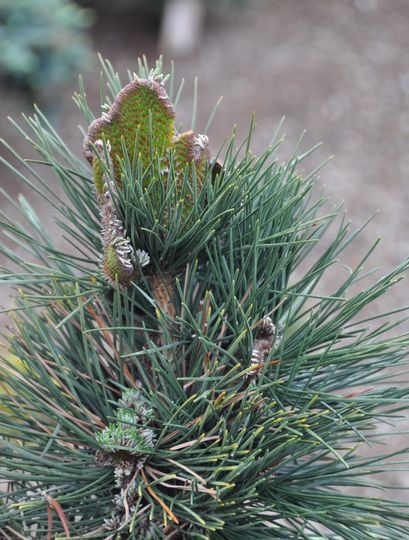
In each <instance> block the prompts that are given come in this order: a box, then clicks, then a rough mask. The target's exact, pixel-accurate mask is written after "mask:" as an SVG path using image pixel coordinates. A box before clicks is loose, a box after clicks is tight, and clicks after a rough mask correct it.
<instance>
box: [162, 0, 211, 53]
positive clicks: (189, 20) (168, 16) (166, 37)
mask: <svg viewBox="0 0 409 540" xmlns="http://www.w3.org/2000/svg"><path fill="white" fill-rule="evenodd" d="M204 16H205V6H204V2H203V0H167V1H166V2H165V7H164V12H163V18H162V28H161V35H160V42H159V46H160V52H161V53H164V54H166V55H167V56H169V55H174V56H185V55H188V54H190V53H192V52H193V51H194V50H195V49H196V47H197V46H198V43H199V41H200V37H201V33H202V25H203V21H204Z"/></svg>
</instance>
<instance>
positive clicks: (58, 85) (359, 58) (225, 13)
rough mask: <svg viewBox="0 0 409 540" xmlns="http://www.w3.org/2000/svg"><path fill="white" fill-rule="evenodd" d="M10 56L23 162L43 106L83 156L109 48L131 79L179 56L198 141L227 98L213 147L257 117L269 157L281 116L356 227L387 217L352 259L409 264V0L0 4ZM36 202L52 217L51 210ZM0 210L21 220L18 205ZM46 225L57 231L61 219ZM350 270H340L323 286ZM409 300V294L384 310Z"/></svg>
mask: <svg viewBox="0 0 409 540" xmlns="http://www.w3.org/2000/svg"><path fill="white" fill-rule="evenodd" d="M0 50H1V57H0V85H1V96H2V99H1V101H0V107H1V114H0V130H1V137H3V138H4V139H6V140H7V141H8V142H9V143H10V144H11V145H12V146H14V147H15V148H16V149H17V150H18V151H19V152H21V153H22V154H23V155H30V148H29V147H28V146H27V145H26V143H25V141H24V140H23V139H22V138H21V136H20V135H19V134H18V133H17V132H16V131H15V129H14V128H13V127H12V126H11V125H10V123H9V122H8V120H7V116H8V115H9V116H12V117H14V118H19V117H20V114H21V112H24V113H26V114H27V113H30V112H31V111H32V103H33V102H34V101H35V102H37V103H38V104H39V106H40V107H41V108H42V109H43V110H44V111H45V112H46V114H47V115H48V116H49V117H50V118H51V119H52V122H53V124H54V126H55V127H56V129H57V130H58V131H59V132H60V134H61V135H62V137H63V138H64V139H65V140H66V141H67V144H68V145H69V146H70V147H71V148H72V149H74V150H75V151H76V152H77V153H78V154H80V153H81V145H82V136H81V134H80V131H79V129H78V124H80V123H81V122H82V119H81V116H80V114H79V112H78V111H77V109H76V106H75V104H74V102H73V101H72V99H71V95H72V94H73V93H74V91H75V90H76V89H77V83H78V81H77V75H78V73H82V74H83V76H84V80H85V84H86V90H87V95H88V99H89V102H90V104H91V105H92V106H93V108H94V112H95V114H96V115H97V116H99V114H100V111H99V110H98V106H99V66H98V62H97V58H96V52H100V53H101V54H102V55H103V56H104V57H107V58H109V59H110V60H111V61H112V63H113V64H114V66H115V68H116V69H117V70H118V71H119V72H120V73H122V74H124V72H125V70H126V69H127V68H129V69H131V70H132V69H136V59H137V57H138V56H141V55H143V54H145V55H146V56H147V58H148V60H149V61H150V62H152V61H154V59H155V58H156V57H157V56H158V54H160V53H163V55H164V61H165V66H169V65H170V60H171V59H172V58H173V59H174V60H175V65H176V74H177V75H179V76H180V77H182V76H183V77H185V78H186V81H187V85H186V87H185V91H184V96H183V99H182V101H181V103H180V106H179V109H178V119H182V120H183V119H185V121H187V120H188V119H189V118H190V115H191V110H192V96H193V80H194V77H195V76H196V75H198V76H199V108H198V121H197V130H198V131H200V129H203V128H204V126H205V124H206V122H207V119H208V116H209V113H210V112H211V110H212V108H213V106H214V104H215V103H216V101H217V100H218V98H219V97H220V96H221V95H223V96H224V99H223V102H222V104H221V106H220V108H219V110H218V113H217V115H216V118H215V120H214V122H213V124H212V127H211V130H210V133H209V135H210V141H211V146H212V148H213V150H214V151H216V150H217V149H218V147H219V144H220V143H221V142H222V141H223V139H224V137H225V136H228V135H229V134H230V132H231V129H232V127H233V125H234V124H237V126H238V132H239V134H241V135H244V134H245V133H246V130H247V128H248V125H249V122H250V118H251V114H252V112H253V111H255V112H256V118H257V125H258V128H257V130H256V133H255V137H254V145H253V150H254V151H255V152H256V153H257V152H258V151H261V150H262V149H263V148H264V147H265V146H267V145H268V144H269V142H270V140H271V138H272V136H273V134H274V131H275V129H276V127H277V125H278V123H279V121H280V119H281V118H282V116H285V117H286V120H285V123H284V125H283V128H282V131H283V133H285V134H286V142H285V143H284V144H283V147H282V149H281V150H280V156H281V157H283V158H284V157H285V156H286V155H288V154H289V153H291V152H292V150H293V148H294V147H295V145H296V142H297V140H298V139H299V137H300V135H301V133H302V132H303V130H304V129H307V132H306V134H305V136H304V141H303V143H302V147H301V148H302V149H303V150H306V149H308V148H309V147H310V146H312V145H315V144H316V143H317V142H319V141H323V144H322V146H321V147H320V148H319V149H318V150H317V151H316V152H315V153H314V155H313V156H312V157H311V158H309V160H308V162H307V163H306V164H305V167H306V168H307V170H308V169H309V170H311V169H313V168H314V167H316V166H317V165H319V164H320V163H321V162H322V161H324V160H325V159H327V158H328V157H329V156H332V155H333V156H334V158H333V159H332V160H331V161H330V162H329V163H328V164H327V165H326V166H325V168H324V169H323V170H322V172H320V179H319V186H320V187H323V186H324V185H325V193H326V194H327V195H328V197H329V198H330V201H331V202H332V203H333V204H336V203H338V202H340V201H341V200H344V201H345V208H346V210H347V215H348V217H349V218H350V219H351V220H352V221H353V224H354V225H356V226H359V225H361V224H362V223H363V222H364V221H366V220H367V219H368V218H369V217H370V216H371V215H373V214H374V213H375V212H376V211H377V210H378V209H380V214H379V215H378V216H377V218H376V219H375V220H374V221H373V222H371V223H370V224H369V226H368V227H367V228H366V229H365V230H364V231H363V233H362V234H361V236H360V237H359V238H358V240H357V241H356V242H355V243H354V244H353V246H352V247H351V248H349V250H348V251H347V252H346V253H345V256H344V259H343V263H345V264H346V265H351V266H352V265H354V264H356V263H358V262H359V260H360V259H361V258H362V256H363V255H364V252H365V251H366V250H367V249H368V248H369V246H370V245H371V243H372V242H373V241H374V240H375V239H376V238H377V237H378V236H382V237H383V242H382V244H381V247H380V248H379V249H378V250H377V251H376V252H375V254H374V255H373V257H372V264H371V265H370V267H375V266H380V267H381V271H380V273H379V274H378V275H379V276H380V275H382V273H384V272H386V271H388V270H391V269H392V267H393V266H394V265H396V264H397V263H398V262H400V261H401V260H402V258H404V257H406V256H407V255H408V254H409V249H408V234H409V233H408V230H409V227H408V225H409V212H408V208H409V190H408V172H409V2H408V0H389V1H386V0H331V1H328V0H217V1H216V0H145V1H143V0H77V1H76V2H75V3H74V2H73V1H68V0H0ZM1 152H2V155H3V156H4V157H10V156H9V155H8V154H7V152H5V151H3V150H1ZM303 166H304V165H303ZM0 175H1V176H0V179H1V187H2V188H3V189H5V190H6V191H7V192H8V193H9V194H10V195H11V197H12V198H13V197H15V196H16V195H17V194H18V193H20V192H21V190H22V187H21V184H19V181H18V178H17V177H16V176H15V175H12V174H11V173H10V172H9V171H8V170H7V169H6V168H5V167H2V168H1V172H0ZM49 181H50V183H51V182H53V178H52V176H50V178H49ZM25 195H26V196H27V197H28V199H29V200H30V202H32V203H33V205H34V206H35V207H36V208H37V209H38V210H39V211H40V212H41V211H42V207H43V206H42V205H43V203H42V202H41V201H38V200H36V198H35V196H34V195H33V194H32V193H25ZM0 206H1V210H3V211H4V210H5V211H6V212H9V213H10V212H13V210H12V208H11V207H12V202H11V201H10V200H8V199H7V198H6V197H2V199H1V203H0ZM41 217H42V219H43V220H44V221H45V222H46V223H48V224H49V227H50V228H51V230H53V225H52V217H51V216H50V215H49V212H48V211H47V212H42V213H41ZM2 241H5V242H8V240H7V239H6V238H3V239H2ZM17 249H18V248H17ZM0 262H2V261H0ZM367 269H369V267H368V268H367ZM347 271H348V270H347V269H346V268H344V267H342V266H340V267H339V269H338V272H339V275H337V274H336V273H335V274H333V275H332V276H329V277H328V278H327V282H326V283H325V284H324V288H325V287H326V288H327V290H328V291H330V290H331V289H332V288H333V285H334V283H335V282H336V281H337V279H338V278H340V277H345V275H346V272H347ZM6 302H7V301H6V299H5V298H4V292H3V296H2V297H0V303H2V304H5V303H6ZM408 303H409V302H408V287H407V285H405V284H403V285H401V286H400V287H398V288H396V290H392V291H391V294H390V295H389V296H388V297H387V298H385V299H382V303H381V304H378V305H375V306H373V307H372V308H371V309H372V310H373V311H374V312H376V311H380V310H382V311H385V310H387V309H394V308H396V307H398V306H401V305H403V304H408ZM406 446H407V444H406ZM393 482H394V483H395V484H396V485H401V484H402V482H403V480H402V478H400V477H398V475H396V478H394V479H393Z"/></svg>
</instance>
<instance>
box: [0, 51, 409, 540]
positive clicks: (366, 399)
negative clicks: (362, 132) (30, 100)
mask: <svg viewBox="0 0 409 540" xmlns="http://www.w3.org/2000/svg"><path fill="white" fill-rule="evenodd" d="M161 71H162V67H161V62H160V61H159V62H158V63H157V65H156V67H155V68H154V69H149V67H148V66H147V65H146V62H139V67H138V73H137V74H135V73H132V72H129V73H128V82H127V83H126V84H125V85H124V84H123V83H122V82H121V81H120V79H119V76H118V74H117V73H116V72H115V71H114V70H113V68H112V66H111V64H110V63H109V62H107V61H102V77H101V110H102V116H101V117H100V118H98V119H95V117H94V115H93V113H92V112H91V109H90V107H89V106H88V104H87V100H86V95H85V92H84V89H83V87H82V83H81V91H80V92H79V93H78V95H76V96H75V100H76V102H77V104H78V106H79V107H80V109H81V111H82V112H83V115H84V118H85V121H84V124H85V126H88V125H89V126H90V127H89V128H87V127H86V129H85V130H84V132H83V136H84V137H85V143H84V150H85V156H86V159H84V157H83V156H76V155H74V154H73V153H72V152H71V151H70V150H69V148H68V147H67V145H66V144H65V143H64V141H63V140H62V139H61V138H60V136H59V135H58V133H57V132H56V131H55V130H54V129H53V127H52V126H51V125H50V123H49V122H48V120H47V119H46V117H45V116H44V115H43V114H42V113H41V111H40V110H38V109H37V110H36V112H35V114H34V115H33V116H32V117H29V118H25V119H24V126H22V125H20V124H18V123H15V127H16V129H17V130H19V131H20V133H21V134H22V136H23V137H25V138H26V139H27V141H28V143H29V144H30V145H31V146H32V147H33V148H34V149H35V150H36V151H37V152H38V155H39V157H38V159H35V160H28V159H24V158H23V157H21V156H20V155H19V154H18V153H17V152H15V151H14V150H13V149H12V148H10V147H9V146H8V145H7V144H6V143H5V145H6V148H7V149H8V151H10V152H11V154H12V161H10V162H9V163H8V166H9V167H10V168H11V169H12V170H13V171H14V173H15V175H16V177H18V178H19V180H20V181H22V182H23V183H24V184H25V185H26V186H28V187H29V189H30V190H31V191H32V192H33V193H36V194H37V195H38V196H40V197H42V198H43V199H44V200H45V202H46V203H47V204H48V205H49V208H50V211H52V212H54V214H55V216H56V224H57V226H58V227H59V230H60V231H61V238H64V239H65V245H66V246H67V247H66V248H65V249H64V250H63V249H61V248H60V247H59V246H60V245H61V241H60V239H58V238H57V241H56V239H55V238H54V235H53V234H50V232H49V231H48V230H47V228H46V226H45V225H44V224H43V223H42V220H41V216H37V215H36V214H35V212H34V211H33V209H32V208H31V207H30V204H29V202H28V201H27V200H26V199H25V198H24V197H22V196H20V197H19V198H18V200H13V199H10V203H11V204H12V205H13V210H12V212H10V215H9V216H6V215H2V218H1V219H2V227H3V230H4V233H5V235H6V236H7V237H8V239H11V240H12V241H13V242H14V244H13V245H14V246H15V247H7V246H10V242H9V241H7V242H8V243H7V244H6V243H4V245H3V246H2V247H1V251H2V253H3V255H4V256H6V257H7V258H8V260H9V263H8V264H7V266H8V268H13V270H10V269H9V270H7V269H3V272H2V277H1V281H2V282H3V283H5V284H8V285H9V286H11V287H12V288H13V289H14V307H13V309H12V313H11V323H10V325H9V326H8V327H7V329H6V330H5V331H4V340H5V341H6V346H5V348H4V350H3V354H2V356H3V358H2V361H1V365H0V387H1V394H0V422H1V428H0V429H1V440H0V456H1V457H0V467H1V476H2V478H3V485H4V487H3V489H2V490H1V493H0V496H1V505H0V534H1V535H2V536H1V537H2V538H5V539H14V538H32V539H41V540H42V539H47V540H51V539H54V538H55V539H60V540H62V539H68V538H71V539H77V538H78V539H79V538H106V539H122V540H125V539H139V540H148V539H149V540H159V539H168V540H181V539H189V538H192V539H202V540H205V539H207V540H242V539H249V540H250V539H251V540H258V539H259V540H261V539H276V540H279V539H291V540H295V539H306V540H368V539H378V540H387V539H391V540H392V539H393V540H398V539H402V540H403V539H405V540H407V539H408V538H409V519H408V518H409V515H408V512H407V505H406V504H405V503H404V502H403V501H402V502H399V500H397V499H396V497H392V495H391V494H390V493H389V494H388V491H387V490H386V489H385V487H387V486H385V481H384V480H383V476H382V473H383V472H384V471H394V470H395V471H396V470H406V464H405V459H406V457H405V454H406V450H397V449H396V450H394V448H393V444H392V443H393V439H391V440H390V441H391V442H390V444H387V445H385V444H384V445H382V446H381V445H379V443H380V442H382V441H383V442H385V437H386V436H387V435H391V434H393V433H394V431H397V430H398V429H399V428H398V427H396V428H393V426H394V425H397V424H398V422H399V420H400V418H402V417H403V416H404V415H405V411H406V410H407V404H408V398H409V389H408V387H407V386H405V384H404V383H402V382H401V381H400V379H401V378H402V377H400V378H398V379H397V378H396V377H397V376H399V374H401V373H404V372H405V370H406V369H407V367H406V364H407V353H406V350H405V349H406V347H407V344H408V341H409V334H408V333H407V332H403V331H400V332H399V327H400V324H401V323H402V322H403V321H404V320H405V311H404V309H402V310H395V312H390V313H386V314H385V315H384V316H382V317H380V316H376V315H372V316H370V315H366V314H365V313H367V311H366V310H365V308H366V306H367V305H368V304H370V303H371V302H372V301H374V300H376V299H378V298H379V297H381V296H382V295H383V294H384V293H385V292H386V291H387V290H388V289H389V288H390V287H391V286H392V285H394V284H395V283H397V282H398V281H399V280H400V276H401V274H402V272H403V271H405V270H406V269H407V267H408V266H409V261H408V260H406V261H404V262H403V263H402V264H401V265H400V266H398V267H397V268H396V269H394V270H393V271H392V272H390V273H389V274H387V275H385V276H383V277H381V278H380V279H378V280H375V279H374V278H373V277H368V275H367V274H365V273H364V272H363V270H362V268H363V265H364V263H365V262H366V260H367V258H368V256H369V254H370V252H371V251H372V249H373V248H371V250H370V252H369V253H367V254H365V255H364V256H363V257H362V260H361V261H360V263H359V264H358V265H357V267H356V268H354V269H351V270H350V271H349V272H348V273H346V272H344V271H343V272H342V275H346V276H347V277H346V279H345V280H344V281H343V282H342V284H341V285H339V286H338V288H337V290H334V291H333V293H332V294H330V295H327V296H323V295H322V294H320V286H321V280H322V279H323V277H324V274H326V272H327V271H328V270H329V269H331V268H332V267H333V266H334V265H335V264H336V263H337V260H338V257H339V255H340V254H342V251H343V250H344V249H345V248H346V247H347V246H348V245H349V244H350V242H351V241H352V240H353V239H354V238H355V237H356V235H357V234H358V233H359V230H357V231H351V230H350V227H349V224H348V223H346V222H345V221H344V220H343V219H342V218H340V217H339V209H337V208H335V209H332V210H330V211H328V210H326V209H325V208H326V201H325V200H324V199H323V198H317V197H315V195H314V194H313V191H312V189H313V185H314V178H315V173H314V172H313V173H311V174H309V175H307V176H306V177H304V178H303V177H302V176H301V174H300V172H299V171H300V168H301V166H300V163H301V162H302V161H303V159H304V158H305V157H307V155H309V152H307V153H305V154H303V155H298V152H296V153H295V155H294V156H290V158H289V159H288V161H287V162H284V163H282V162H281V161H280V160H278V159H277V157H276V149H277V144H275V143H273V144H272V146H270V147H269V148H267V149H266V150H265V152H263V153H262V154H261V155H260V156H259V157H257V156H255V155H254V154H253V153H252V152H251V149H250V143H251V135H252V132H253V130H254V124H252V125H251V127H250V131H249V135H248V137H247V138H246V139H245V140H244V142H242V143H238V142H237V141H236V136H235V133H234V132H233V134H232V136H231V137H230V138H228V139H227V140H226V143H225V144H224V146H223V147H222V148H221V149H220V151H219V152H217V153H212V154H211V153H210V150H209V141H208V138H207V136H206V135H203V134H196V133H195V115H196V113H195V111H194V113H193V119H192V126H191V130H188V131H185V132H181V133H179V132H178V131H177V129H176V127H175V126H176V125H178V124H177V122H176V120H175V116H176V112H175V110H176V107H177V102H178V101H179V98H180V94H181V89H182V86H183V82H182V84H181V85H180V87H179V89H178V90H177V89H176V84H175V77H174V74H173V72H172V73H171V75H170V76H169V77H163V76H162V74H161ZM176 90H177V91H176ZM195 108H196V105H195ZM211 116H212V117H213V114H212V115H211ZM211 119H212V118H211ZM205 131H206V130H205ZM87 161H88V162H87ZM46 168H48V169H51V170H52V172H53V173H54V176H55V178H56V180H57V181H58V182H59V185H60V186H61V188H62V190H63V192H64V196H63V197H62V198H59V196H58V194H56V190H55V188H54V186H53V185H52V184H51V183H49V181H46V180H44V178H43V171H44V170H45V169H46ZM17 212H19V215H20V217H19V218H18V219H17V218H16V213H17ZM335 225H336V227H337V228H336V229H335ZM330 227H331V231H330V234H332V240H324V241H323V242H321V243H320V248H319V249H316V244H317V243H318V242H320V239H321V238H322V236H323V235H324V233H326V232H327V231H328V229H329V228H330ZM334 230H335V233H334V232H333V231H334ZM375 244H376V243H375ZM374 247H375V246H374ZM314 253H316V255H315V258H314ZM311 261H314V262H311ZM364 277H365V278H366V279H367V280H369V279H371V280H372V281H371V284H370V285H368V286H367V287H366V288H365V287H363V286H362V284H361V280H362V279H363V278H364ZM365 283H366V281H365ZM357 284H358V285H357ZM351 288H352V289H353V291H351V292H350V289H351ZM356 291H358V292H356ZM396 313H397V314H398V320H396V319H397V318H396ZM396 380H398V381H399V384H398V383H397V382H394V381H396ZM391 426H392V427H391ZM368 447H372V448H371V453H370V454H369V453H368V452H367V451H366V450H365V449H366V448H368ZM369 455H370V456H371V457H366V456H369ZM368 490H369V491H370V493H371V495H370V496H368V495H365V494H363V493H364V491H365V492H368ZM401 499H403V497H401Z"/></svg>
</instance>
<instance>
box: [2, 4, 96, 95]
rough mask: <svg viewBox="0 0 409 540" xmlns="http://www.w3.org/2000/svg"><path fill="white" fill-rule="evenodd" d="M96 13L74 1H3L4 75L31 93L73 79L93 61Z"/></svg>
mask: <svg viewBox="0 0 409 540" xmlns="http://www.w3.org/2000/svg"><path fill="white" fill-rule="evenodd" d="M92 22H93V15H92V13H91V11H90V10H86V9H83V8H80V7H79V6H78V5H77V4H75V3H74V2H71V1H70V0H2V1H1V2H0V49H1V55H0V73H1V74H2V75H3V76H4V77H5V78H6V79H7V80H9V81H11V82H13V83H15V84H17V85H19V86H21V87H22V88H23V89H26V90H29V91H31V92H41V90H44V89H46V88H47V86H49V85H50V84H53V85H55V84H57V85H60V84H63V83H65V82H67V80H69V79H71V78H72V77H73V75H74V74H75V73H76V72H77V70H78V68H79V66H80V65H84V62H86V61H87V60H88V61H90V42H89V39H88V38H87V36H86V34H85V30H86V29H87V28H89V26H91V24H92Z"/></svg>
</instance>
